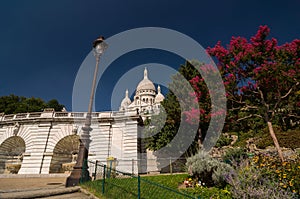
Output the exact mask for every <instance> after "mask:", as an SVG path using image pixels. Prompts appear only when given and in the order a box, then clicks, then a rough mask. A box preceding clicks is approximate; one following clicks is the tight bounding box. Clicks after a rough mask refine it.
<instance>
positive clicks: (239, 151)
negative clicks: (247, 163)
mask: <svg viewBox="0 0 300 199" xmlns="http://www.w3.org/2000/svg"><path fill="white" fill-rule="evenodd" d="M247 157H248V156H247V153H246V150H245V149H244V148H230V149H227V150H226V151H225V154H224V155H223V156H222V159H223V161H225V162H226V163H229V164H231V165H232V164H233V163H236V164H239V163H240V162H241V161H243V160H244V159H246V158H247Z"/></svg>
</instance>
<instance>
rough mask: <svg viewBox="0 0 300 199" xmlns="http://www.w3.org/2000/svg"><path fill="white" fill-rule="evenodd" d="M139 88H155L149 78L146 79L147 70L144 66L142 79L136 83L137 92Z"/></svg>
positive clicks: (153, 89)
mask: <svg viewBox="0 0 300 199" xmlns="http://www.w3.org/2000/svg"><path fill="white" fill-rule="evenodd" d="M141 90H152V91H156V90H155V86H154V84H153V82H152V81H151V80H149V79H148V72H147V69H146V68H145V71H144V79H143V80H142V81H141V82H140V83H139V84H138V86H137V88H136V91H137V92H139V91H141Z"/></svg>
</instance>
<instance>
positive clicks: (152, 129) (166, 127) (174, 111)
mask: <svg viewBox="0 0 300 199" xmlns="http://www.w3.org/2000/svg"><path fill="white" fill-rule="evenodd" d="M198 74H199V73H198V71H197V70H196V69H195V68H194V66H193V65H192V64H191V63H190V62H188V61H187V62H186V63H185V64H184V65H182V66H181V67H180V68H179V70H178V73H177V74H175V75H174V76H173V77H172V83H171V84H170V85H169V92H168V93H167V95H166V97H165V99H164V101H163V102H162V103H161V105H162V109H161V111H160V113H159V114H158V115H154V116H152V118H151V122H150V124H149V125H148V126H146V128H145V131H144V133H145V134H146V135H147V137H148V138H147V139H146V143H147V144H146V147H147V148H148V149H151V150H155V151H156V150H159V149H160V148H162V147H165V146H167V145H169V144H170V142H171V141H172V140H173V139H174V137H175V136H176V135H177V133H178V130H179V127H180V125H181V124H182V123H183V122H186V120H187V117H186V115H185V114H184V110H189V109H190V108H191V107H192V106H193V105H194V104H197V103H195V102H194V101H193V100H194V98H193V97H192V96H191V95H192V94H193V92H192V91H193V90H191V89H192V86H191V84H190V82H189V80H190V79H192V78H193V77H195V76H197V75H198ZM182 120H184V121H182ZM190 125H192V127H191V126H190ZM196 125H197V127H196V128H195V124H189V125H181V128H184V130H183V131H185V135H186V136H185V137H182V138H181V139H191V140H193V143H192V145H191V146H190V147H189V148H188V149H187V151H184V152H185V154H186V156H191V155H192V154H194V153H195V152H196V151H197V150H198V148H199V146H198V144H199V142H201V140H200V139H202V138H201V136H199V134H198V133H199V132H200V133H201V132H205V131H206V130H207V125H202V126H201V129H202V131H201V130H198V131H197V129H198V124H196ZM182 126H184V127H182ZM190 127H191V128H190ZM195 129H196V130H195ZM194 130H195V131H197V132H193V131H194ZM195 134H197V135H196V137H194V135H195ZM189 136H190V137H189ZM177 144H178V143H177ZM177 147H178V150H180V149H181V145H180V144H178V146H177Z"/></svg>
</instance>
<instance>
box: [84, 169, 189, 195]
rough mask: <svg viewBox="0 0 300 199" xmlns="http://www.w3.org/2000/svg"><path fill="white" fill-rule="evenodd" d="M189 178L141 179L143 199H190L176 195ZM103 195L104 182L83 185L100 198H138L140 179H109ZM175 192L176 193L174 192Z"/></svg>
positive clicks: (142, 177) (158, 177) (178, 176)
mask: <svg viewBox="0 0 300 199" xmlns="http://www.w3.org/2000/svg"><path fill="white" fill-rule="evenodd" d="M186 177H188V174H174V175H156V176H141V177H140V193H141V198H153V199H154V198H170V199H171V198H188V197H185V196H183V195H180V194H178V193H176V191H178V186H179V185H180V184H181V183H182V182H183V181H184V179H185V178H186ZM105 182H106V183H105V187H104V189H105V190H104V192H105V194H104V195H102V188H103V187H102V180H96V181H91V182H87V183H84V184H82V187H83V188H86V189H87V190H89V191H90V192H92V193H94V194H95V195H96V196H98V197H100V198H110V199H111V198H127V199H129V198H137V196H138V195H137V194H138V178H137V177H133V178H129V177H124V178H109V179H106V181H105ZM172 190H174V191H172Z"/></svg>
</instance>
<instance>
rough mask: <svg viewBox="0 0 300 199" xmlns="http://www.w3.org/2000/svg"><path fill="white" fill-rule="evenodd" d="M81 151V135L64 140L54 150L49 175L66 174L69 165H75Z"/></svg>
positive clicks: (69, 136) (67, 137) (70, 136)
mask: <svg viewBox="0 0 300 199" xmlns="http://www.w3.org/2000/svg"><path fill="white" fill-rule="evenodd" d="M78 150H79V135H68V136H66V137H64V138H62V139H61V140H60V141H59V142H58V143H57V144H56V145H55V148H54V150H53V156H52V159H51V163H50V169H49V173H64V172H66V169H65V168H64V167H68V165H72V166H73V165H75V162H76V156H77V154H78Z"/></svg>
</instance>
